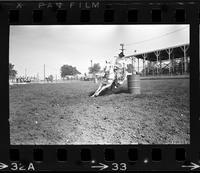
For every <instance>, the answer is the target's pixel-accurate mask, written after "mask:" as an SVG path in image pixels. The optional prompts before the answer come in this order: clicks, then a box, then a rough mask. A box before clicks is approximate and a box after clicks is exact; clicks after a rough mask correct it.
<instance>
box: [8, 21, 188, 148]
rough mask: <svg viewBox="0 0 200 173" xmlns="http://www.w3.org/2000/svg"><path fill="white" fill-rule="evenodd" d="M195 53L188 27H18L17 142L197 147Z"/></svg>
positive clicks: (12, 36) (12, 68)
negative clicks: (193, 129)
mask: <svg viewBox="0 0 200 173" xmlns="http://www.w3.org/2000/svg"><path fill="white" fill-rule="evenodd" d="M189 48H190V26H189V25H186V24H184V25H183V24H178V25H175V24H173V25H164V24H162V25H10V30H9V79H8V81H9V126H10V144H11V145H85V144H87V145H105V144H107V145H131V144H132V145H135V144H151V145H152V144H190V75H189V74H190V56H189V53H188V52H189V51H188V49H189Z"/></svg>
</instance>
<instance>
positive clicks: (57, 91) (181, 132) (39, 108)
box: [9, 79, 190, 145]
mask: <svg viewBox="0 0 200 173" xmlns="http://www.w3.org/2000/svg"><path fill="white" fill-rule="evenodd" d="M97 87H98V86H97V84H94V83H93V82H91V81H68V82H66V83H57V84H26V85H12V86H10V118H9V122H10V142H11V144H12V145H13V144H14V145H15V144H16V145H18V144H25V145H29V144H31V145H34V144H40V145H43V144H44V145H59V144H189V141H190V124H189V121H190V114H189V79H165V80H162V79H161V80H141V92H142V94H141V95H137V96H134V95H131V94H129V93H127V90H126V84H124V85H123V86H122V87H121V88H119V89H118V90H116V91H114V93H112V92H110V91H107V92H104V94H103V95H102V96H100V97H97V98H91V97H89V95H90V94H91V93H92V92H93V91H94V90H95V89H96V88H97Z"/></svg>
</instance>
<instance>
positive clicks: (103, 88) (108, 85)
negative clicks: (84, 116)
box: [95, 83, 112, 96]
mask: <svg viewBox="0 0 200 173" xmlns="http://www.w3.org/2000/svg"><path fill="white" fill-rule="evenodd" d="M111 85H112V83H109V84H107V85H104V86H102V88H101V89H100V90H99V91H98V92H97V93H96V95H95V96H98V95H99V94H100V93H101V92H102V91H104V90H105V89H106V88H109V87H110V86H111Z"/></svg>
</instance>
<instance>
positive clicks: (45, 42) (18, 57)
mask: <svg viewBox="0 0 200 173" xmlns="http://www.w3.org/2000/svg"><path fill="white" fill-rule="evenodd" d="M189 40H190V38H189V25H43V26H42V25H32V26H31V25H26V26H22V25H17V26H14V25H13V26H12V25H11V26H10V37H9V62H10V63H12V64H14V65H15V67H14V68H15V70H17V73H18V74H17V75H18V76H24V75H25V71H26V75H27V76H37V74H38V75H39V78H40V79H42V78H43V76H44V72H43V71H44V70H43V68H44V64H45V73H46V76H48V75H50V74H52V75H53V76H55V75H57V76H58V77H59V76H60V67H61V66H62V65H64V64H68V65H72V66H75V67H76V68H77V70H78V71H80V72H81V73H82V74H84V73H88V67H90V65H91V60H92V62H93V63H100V65H101V67H102V68H103V66H104V65H105V60H113V59H114V57H115V56H117V55H118V54H119V53H120V50H119V49H120V48H121V47H120V44H121V43H123V44H124V48H125V51H124V54H125V55H127V56H128V55H133V54H134V52H135V51H136V53H144V52H147V51H153V50H156V49H162V48H166V47H172V46H176V45H181V44H188V43H189Z"/></svg>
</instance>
